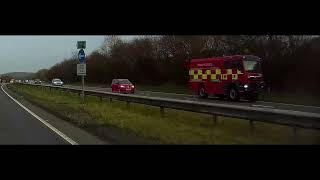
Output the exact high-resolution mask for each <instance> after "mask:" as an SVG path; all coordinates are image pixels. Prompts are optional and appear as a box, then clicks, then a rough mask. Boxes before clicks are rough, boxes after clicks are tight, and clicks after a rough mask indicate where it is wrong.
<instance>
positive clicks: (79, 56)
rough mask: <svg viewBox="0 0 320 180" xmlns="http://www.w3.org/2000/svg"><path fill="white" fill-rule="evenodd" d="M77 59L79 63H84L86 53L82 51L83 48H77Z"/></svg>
mask: <svg viewBox="0 0 320 180" xmlns="http://www.w3.org/2000/svg"><path fill="white" fill-rule="evenodd" d="M78 59H79V62H80V63H85V59H86V54H85V53H84V50H83V49H80V50H79V53H78Z"/></svg>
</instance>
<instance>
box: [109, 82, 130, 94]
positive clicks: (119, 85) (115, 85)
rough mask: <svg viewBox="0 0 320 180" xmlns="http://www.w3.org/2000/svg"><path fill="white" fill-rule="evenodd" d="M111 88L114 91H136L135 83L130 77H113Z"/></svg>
mask: <svg viewBox="0 0 320 180" xmlns="http://www.w3.org/2000/svg"><path fill="white" fill-rule="evenodd" d="M111 89H112V92H119V93H131V94H133V93H134V85H133V84H132V83H131V82H130V81H129V80H128V79H113V80H112V84H111Z"/></svg>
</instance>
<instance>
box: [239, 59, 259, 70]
mask: <svg viewBox="0 0 320 180" xmlns="http://www.w3.org/2000/svg"><path fill="white" fill-rule="evenodd" d="M243 66H244V69H245V70H246V71H247V72H252V73H259V72H261V64H260V62H259V61H255V60H244V61H243Z"/></svg>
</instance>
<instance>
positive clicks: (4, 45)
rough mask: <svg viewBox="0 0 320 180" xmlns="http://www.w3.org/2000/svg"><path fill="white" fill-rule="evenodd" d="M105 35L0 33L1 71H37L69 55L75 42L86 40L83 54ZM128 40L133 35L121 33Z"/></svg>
mask: <svg viewBox="0 0 320 180" xmlns="http://www.w3.org/2000/svg"><path fill="white" fill-rule="evenodd" d="M104 37H105V36H0V74H3V73H8V72H36V71H38V70H39V69H42V68H50V67H51V66H52V65H54V64H56V63H58V62H61V61H63V60H64V59H65V58H69V57H71V56H72V52H74V51H77V47H76V44H77V41H87V48H86V49H85V52H86V54H89V53H91V52H92V51H94V50H96V49H98V48H99V47H100V46H101V45H102V43H103V41H104ZM121 37H122V38H123V39H125V40H130V39H132V38H134V36H121Z"/></svg>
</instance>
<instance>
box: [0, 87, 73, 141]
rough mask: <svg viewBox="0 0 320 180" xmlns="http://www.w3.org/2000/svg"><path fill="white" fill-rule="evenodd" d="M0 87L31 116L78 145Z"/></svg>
mask: <svg viewBox="0 0 320 180" xmlns="http://www.w3.org/2000/svg"><path fill="white" fill-rule="evenodd" d="M1 89H2V91H3V92H4V93H5V94H6V95H7V96H8V97H9V98H11V99H12V100H13V101H14V102H15V103H17V104H18V105H19V106H20V107H22V108H23V109H24V110H26V111H27V112H28V113H29V114H31V115H32V116H33V117H35V118H36V119H38V120H39V121H40V122H42V123H43V124H44V125H46V126H47V127H48V128H50V129H51V130H52V131H54V132H55V133H57V134H58V135H59V136H60V137H62V138H63V139H64V140H66V141H67V142H68V143H70V144H72V145H78V143H77V142H75V141H74V140H72V139H71V138H69V137H68V136H66V135H65V134H63V133H62V132H61V131H59V130H58V129H57V128H55V127H53V126H52V125H51V124H49V123H48V122H46V121H45V120H43V119H42V118H41V117H39V116H38V115H36V114H35V113H34V112H32V111H31V110H30V109H28V108H26V107H25V106H23V105H22V104H21V103H20V102H19V101H17V100H16V99H14V98H13V97H11V96H10V95H9V94H8V93H7V92H6V91H5V90H4V89H3V85H1Z"/></svg>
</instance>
